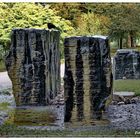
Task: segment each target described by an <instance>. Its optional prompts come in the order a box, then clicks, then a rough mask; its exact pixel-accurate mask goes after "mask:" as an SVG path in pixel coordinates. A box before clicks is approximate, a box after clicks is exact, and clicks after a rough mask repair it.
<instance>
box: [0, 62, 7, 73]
mask: <svg viewBox="0 0 140 140" xmlns="http://www.w3.org/2000/svg"><path fill="white" fill-rule="evenodd" d="M4 71H6V68H5V63H4V62H3V61H0V72H4Z"/></svg>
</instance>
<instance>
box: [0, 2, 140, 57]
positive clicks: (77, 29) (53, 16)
mask: <svg viewBox="0 0 140 140" xmlns="http://www.w3.org/2000/svg"><path fill="white" fill-rule="evenodd" d="M47 23H53V24H54V25H55V26H56V27H58V28H59V29H60V31H61V41H60V44H61V45H60V48H61V57H62V58H63V40H64V38H65V37H67V36H72V35H95V34H96V35H105V36H109V38H110V41H111V43H110V44H111V47H112V48H113V47H114V48H116V49H117V48H120V49H122V48H135V47H136V46H137V44H138V43H137V42H138V40H139V38H140V4H135V3H133V4H132V3H131V4H129V3H127V4H124V3H123V4H122V3H117V4H116V3H104V4H103V3H0V55H1V56H0V57H1V59H2V58H3V55H5V53H6V52H7V50H8V49H9V46H10V32H11V30H12V29H13V28H45V29H47V28H48V27H47Z"/></svg>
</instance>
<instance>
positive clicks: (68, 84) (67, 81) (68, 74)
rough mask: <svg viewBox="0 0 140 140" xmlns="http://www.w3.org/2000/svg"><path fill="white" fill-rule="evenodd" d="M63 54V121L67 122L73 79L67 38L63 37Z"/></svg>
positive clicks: (71, 106) (69, 112) (72, 101)
mask: <svg viewBox="0 0 140 140" xmlns="http://www.w3.org/2000/svg"><path fill="white" fill-rule="evenodd" d="M64 45H65V48H64V54H65V59H66V61H65V76H64V89H65V91H64V94H65V100H66V102H65V119H64V121H65V122H69V121H70V119H71V116H72V109H73V104H74V98H73V90H74V81H73V76H72V71H71V65H70V52H69V40H67V39H65V42H64Z"/></svg>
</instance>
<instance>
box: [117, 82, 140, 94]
mask: <svg viewBox="0 0 140 140" xmlns="http://www.w3.org/2000/svg"><path fill="white" fill-rule="evenodd" d="M114 91H129V92H135V95H137V96H140V80H115V81H114Z"/></svg>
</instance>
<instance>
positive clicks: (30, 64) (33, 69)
mask: <svg viewBox="0 0 140 140" xmlns="http://www.w3.org/2000/svg"><path fill="white" fill-rule="evenodd" d="M59 36H60V33H59V31H56V30H45V29H43V30H41V29H14V30H12V34H11V47H10V52H9V54H8V56H7V58H6V68H7V71H8V75H9V77H10V79H11V81H12V84H13V94H14V97H15V101H16V105H17V106H19V105H46V104H49V102H50V101H51V100H52V99H54V97H55V96H56V95H57V94H58V93H59V92H60V91H59V90H60V52H59Z"/></svg>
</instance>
